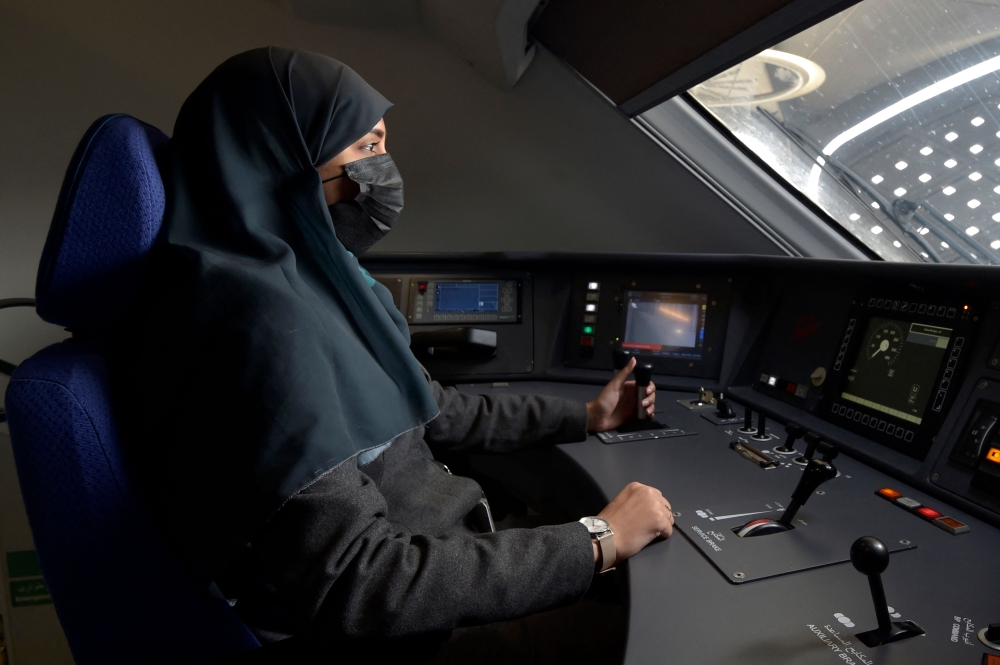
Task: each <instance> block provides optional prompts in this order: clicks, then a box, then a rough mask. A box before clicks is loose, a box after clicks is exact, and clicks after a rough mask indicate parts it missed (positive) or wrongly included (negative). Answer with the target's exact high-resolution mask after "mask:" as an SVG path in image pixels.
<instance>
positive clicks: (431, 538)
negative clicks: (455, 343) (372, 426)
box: [217, 381, 594, 642]
mask: <svg viewBox="0 0 1000 665" xmlns="http://www.w3.org/2000/svg"><path fill="white" fill-rule="evenodd" d="M432 387H433V390H434V396H435V398H436V399H437V402H438V404H439V405H440V407H441V414H440V415H439V416H438V417H437V418H436V419H434V420H433V421H432V422H430V423H429V424H428V425H427V426H426V427H425V428H420V429H419V430H414V431H410V432H406V433H404V434H402V435H400V436H399V437H397V438H396V439H395V440H394V441H393V443H392V446H390V447H389V448H388V449H387V450H386V451H385V452H383V453H382V454H381V455H380V456H379V457H377V458H376V459H375V460H374V461H372V462H370V463H368V464H367V465H365V466H363V467H361V468H358V467H357V465H356V464H354V463H352V462H350V461H349V462H345V463H344V464H341V465H340V466H339V467H337V468H336V469H333V470H332V471H330V472H328V473H327V474H325V475H324V476H322V477H321V478H320V479H319V480H317V481H316V482H314V483H313V484H311V485H309V486H308V487H306V488H303V489H302V490H300V491H299V492H298V493H297V494H296V495H295V496H293V497H292V498H291V499H289V500H288V502H287V503H285V505H284V506H283V507H282V508H281V509H280V510H279V511H278V512H277V514H276V515H275V516H274V517H273V518H272V519H271V520H270V521H269V522H268V523H267V525H266V526H265V528H264V529H263V530H262V531H261V533H259V534H258V535H257V536H256V537H254V539H253V540H252V542H251V543H250V545H248V547H247V549H246V551H245V552H244V553H243V555H242V556H241V557H240V558H239V559H238V560H237V561H236V562H234V564H233V565H232V566H230V567H229V568H228V569H227V570H226V571H225V573H224V574H223V575H222V576H221V577H220V578H219V579H218V580H217V583H218V585H219V587H220V589H221V590H222V591H223V593H225V594H226V596H227V597H229V598H236V599H237V603H236V606H235V607H236V611H237V612H238V613H239V614H240V616H241V617H242V618H243V619H244V621H245V622H246V623H247V625H248V626H249V627H250V628H251V629H252V630H253V631H254V632H255V633H256V634H257V635H258V637H259V638H260V639H261V640H262V641H265V642H272V641H275V640H279V639H282V638H284V637H287V636H290V635H295V634H300V633H303V632H307V631H313V632H315V631H321V632H322V633H324V634H326V635H329V636H335V635H343V636H345V637H358V638H367V637H399V638H407V637H410V636H414V635H421V634H426V633H434V632H444V631H450V630H453V629H455V628H457V627H461V626H472V625H479V624H485V623H491V622H494V621H503V620H509V619H514V618H518V617H522V616H526V615H528V614H533V613H535V612H541V611H544V610H548V609H552V608H555V607H558V606H560V605H565V604H569V603H572V602H574V601H576V600H578V599H579V598H580V597H581V596H583V594H584V593H586V591H587V589H588V588H589V586H590V582H591V580H592V578H593V574H594V562H593V554H592V552H593V550H592V547H591V543H590V536H589V534H588V533H587V530H586V528H585V527H584V526H583V525H582V524H579V523H576V522H572V523H569V524H562V525H557V526H544V527H538V528H535V529H508V530H504V531H500V532H497V533H485V534H476V533H474V532H472V531H471V530H469V529H468V528H467V527H466V526H465V519H464V518H465V516H466V515H467V514H468V513H469V512H470V511H471V510H472V509H473V508H474V507H475V506H476V505H477V503H478V501H479V498H480V496H481V494H482V491H481V489H480V488H479V485H478V484H477V483H476V482H475V481H473V480H471V479H468V478H463V477H460V476H454V475H450V474H449V473H448V472H447V471H445V470H444V468H443V466H442V465H441V464H440V463H439V462H436V461H435V460H434V456H433V454H432V452H431V449H432V448H434V449H437V450H449V451H459V450H480V451H487V452H496V453H503V452H509V451H514V450H518V449H522V448H527V447H531V446H538V445H548V444H553V443H563V442H570V441H582V440H583V439H584V438H585V437H586V429H587V411H586V407H585V406H584V405H583V404H582V403H579V402H572V401H569V400H564V399H559V398H553V397H541V396H520V395H495V396H470V395H465V394H462V393H459V392H458V391H457V390H455V389H454V388H442V387H441V385H440V384H438V383H437V382H436V381H435V382H432Z"/></svg>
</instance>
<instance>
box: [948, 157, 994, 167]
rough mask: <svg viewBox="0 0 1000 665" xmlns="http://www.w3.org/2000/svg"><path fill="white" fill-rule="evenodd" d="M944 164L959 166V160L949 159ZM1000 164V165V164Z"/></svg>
mask: <svg viewBox="0 0 1000 665" xmlns="http://www.w3.org/2000/svg"><path fill="white" fill-rule="evenodd" d="M944 165H945V166H947V167H948V168H949V169H953V168H955V167H956V166H958V162H956V161H955V160H954V159H949V160H948V161H947V162H945V163H944ZM998 166H1000V164H998Z"/></svg>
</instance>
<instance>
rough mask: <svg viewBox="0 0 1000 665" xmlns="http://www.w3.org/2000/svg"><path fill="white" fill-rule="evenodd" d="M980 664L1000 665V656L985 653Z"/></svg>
mask: <svg viewBox="0 0 1000 665" xmlns="http://www.w3.org/2000/svg"><path fill="white" fill-rule="evenodd" d="M980 663H982V665H1000V656H994V655H993V654H991V653H984V654H983V659H982V660H981V661H980Z"/></svg>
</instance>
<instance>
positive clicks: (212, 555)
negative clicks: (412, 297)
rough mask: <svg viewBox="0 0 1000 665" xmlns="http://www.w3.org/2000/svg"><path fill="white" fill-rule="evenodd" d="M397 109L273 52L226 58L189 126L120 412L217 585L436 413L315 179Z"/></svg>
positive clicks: (164, 505)
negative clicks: (305, 509) (309, 489)
mask: <svg viewBox="0 0 1000 665" xmlns="http://www.w3.org/2000/svg"><path fill="white" fill-rule="evenodd" d="M390 106H391V105H390V104H389V102H388V101H386V99H385V98H383V97H382V96H381V95H380V94H379V93H378V92H376V91H375V90H374V89H372V88H371V87H370V86H369V85H368V84H367V83H365V82H364V81H363V80H362V79H361V77H359V76H358V75H357V74H356V73H355V72H353V71H352V70H351V69H349V68H348V67H346V66H344V65H343V64H341V63H340V62H337V61H336V60H333V59H331V58H328V57H325V56H322V55H317V54H314V53H305V52H299V51H291V50H288V49H282V48H276V47H271V48H262V49H256V50H253V51H248V52H246V53H242V54H240V55H237V56H235V57H233V58H230V59H229V60H227V61H226V62H225V63H223V64H222V65H221V66H219V68H218V69H216V70H215V71H214V72H212V74H211V75H209V77H208V78H207V79H205V81H204V82H203V83H202V84H201V85H200V86H198V88H197V90H195V91H194V93H192V94H191V96H190V97H189V98H188V99H187V101H186V102H185V103H184V106H183V107H182V108H181V111H180V114H179V115H178V117H177V123H176V125H175V127H174V135H173V138H172V139H171V142H170V156H169V167H168V168H166V169H165V172H166V175H167V179H168V181H169V182H168V204H167V218H166V222H165V234H166V235H165V242H164V243H163V244H162V245H161V247H160V249H159V253H158V256H157V258H156V260H155V262H154V268H153V278H152V283H153V286H152V287H151V289H150V296H149V298H148V302H147V304H146V311H145V313H144V316H143V317H142V318H141V319H140V321H139V323H138V325H137V327H136V329H134V330H131V331H129V332H130V334H131V336H132V337H133V339H135V340H138V341H135V342H132V343H130V344H129V345H128V347H127V349H128V350H127V352H126V353H124V354H120V355H121V362H122V368H123V372H124V373H125V376H126V381H125V382H124V385H125V386H126V390H125V391H123V395H122V398H123V400H125V401H126V402H127V403H128V404H129V407H128V408H129V412H130V413H132V414H135V415H136V416H137V417H135V418H134V419H132V420H131V421H130V422H131V429H132V431H131V432H129V434H128V438H129V441H131V443H132V445H131V447H132V448H133V449H134V450H135V453H136V455H135V456H136V458H137V459H138V460H139V462H140V464H141V468H142V472H143V476H144V480H145V481H146V485H147V486H148V488H149V493H150V498H151V499H152V502H153V503H154V506H155V508H156V509H157V511H158V512H159V514H160V516H161V517H162V518H163V519H164V520H165V521H166V524H167V527H168V530H169V531H170V533H171V535H172V537H173V538H174V539H175V540H176V543H177V545H178V547H179V548H180V550H181V551H182V553H183V554H184V556H185V557H186V558H187V560H188V562H189V564H190V565H191V566H192V567H193V568H194V569H195V572H196V573H197V574H198V575H199V576H200V577H201V578H202V579H203V580H204V581H205V582H210V581H211V580H212V579H214V577H215V576H216V575H217V574H218V572H219V571H220V570H221V569H222V568H223V567H224V566H225V565H226V563H227V562H228V561H230V560H231V559H232V558H233V556H234V555H235V554H236V553H238V552H239V551H240V550H241V549H242V548H243V547H245V546H246V544H247V543H248V542H249V540H250V539H251V537H252V536H253V534H254V533H255V532H256V531H257V530H258V529H259V528H260V527H261V525H263V523H264V522H266V521H267V520H268V519H269V518H270V517H271V515H273V514H274V513H275V511H277V510H278V508H279V507H280V506H281V505H282V503H283V502H284V501H285V500H287V499H288V497H290V496H291V495H292V494H294V493H295V492H297V491H298V490H300V489H301V488H303V487H304V486H306V485H308V484H309V483H311V482H312V481H314V480H315V479H316V478H318V477H319V476H320V475H322V474H323V473H325V472H327V471H329V470H330V469H332V468H334V467H336V466H337V465H339V464H341V463H343V462H345V461H349V463H355V462H354V458H355V456H357V455H358V453H360V452H362V451H366V450H370V449H373V448H375V447H377V446H380V445H382V444H385V443H387V442H390V441H392V440H393V439H394V438H395V437H396V436H398V435H399V434H401V433H402V432H405V431H408V430H411V429H413V428H416V427H420V426H422V425H423V424H424V423H426V422H427V421H429V420H430V419H432V418H433V417H434V416H435V415H436V414H437V411H438V408H437V404H436V403H435V401H434V398H433V395H432V393H431V391H430V388H429V386H428V384H427V381H426V380H425V378H424V375H423V373H422V370H421V368H420V366H419V364H418V363H417V362H416V360H415V359H414V357H413V355H412V354H411V353H410V350H409V333H408V331H407V326H406V321H405V320H404V319H403V317H402V316H401V315H400V314H399V312H398V311H397V310H396V309H395V307H394V306H393V304H392V298H391V296H390V294H389V292H388V290H387V289H386V288H385V287H383V286H382V285H381V284H378V283H376V284H374V285H373V286H369V284H368V283H366V279H365V277H364V276H363V275H362V273H361V271H360V268H359V265H358V262H357V260H356V259H355V258H354V256H352V255H351V254H350V253H349V252H348V251H347V250H346V249H345V248H344V246H343V244H341V242H340V241H338V240H337V237H336V235H335V233H334V228H333V224H332V221H331V218H330V213H329V211H328V209H327V205H326V202H325V200H324V197H323V192H322V186H321V183H320V176H319V173H318V172H317V170H316V166H318V165H321V164H323V163H325V162H327V161H329V160H330V159H331V158H332V157H334V156H335V155H337V154H338V153H340V152H341V151H342V150H344V149H345V148H346V147H348V146H349V145H350V144H352V143H353V142H354V141H356V140H358V139H360V138H361V137H362V136H364V135H365V134H366V133H368V132H369V131H370V130H371V129H372V128H373V127H374V126H375V124H376V123H377V122H378V121H379V119H380V118H381V117H382V116H383V115H384V114H385V112H386V111H387V110H388V109H389V108H390Z"/></svg>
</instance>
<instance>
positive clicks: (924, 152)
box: [920, 146, 934, 157]
mask: <svg viewBox="0 0 1000 665" xmlns="http://www.w3.org/2000/svg"><path fill="white" fill-rule="evenodd" d="M932 152H934V148H932V147H930V146H925V147H923V148H921V149H920V154H921V155H923V156H924V157H926V156H927V155H929V154H931V153H932Z"/></svg>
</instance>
